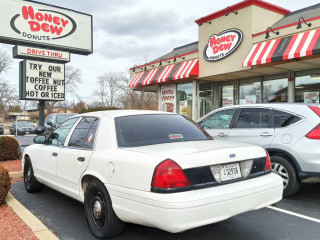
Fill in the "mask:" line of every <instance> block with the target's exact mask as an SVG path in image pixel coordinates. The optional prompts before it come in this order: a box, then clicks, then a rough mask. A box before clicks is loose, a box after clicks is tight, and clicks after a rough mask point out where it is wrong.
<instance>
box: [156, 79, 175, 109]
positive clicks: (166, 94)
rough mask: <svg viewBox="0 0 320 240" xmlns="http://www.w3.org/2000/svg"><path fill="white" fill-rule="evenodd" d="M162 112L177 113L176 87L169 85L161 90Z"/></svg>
mask: <svg viewBox="0 0 320 240" xmlns="http://www.w3.org/2000/svg"><path fill="white" fill-rule="evenodd" d="M160 103H161V110H162V111H165V112H175V108H176V85H175V84H168V85H163V86H161V88H160Z"/></svg>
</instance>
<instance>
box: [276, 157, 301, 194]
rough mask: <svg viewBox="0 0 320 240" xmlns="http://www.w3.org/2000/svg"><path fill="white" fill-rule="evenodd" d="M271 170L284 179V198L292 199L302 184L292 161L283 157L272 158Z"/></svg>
mask: <svg viewBox="0 0 320 240" xmlns="http://www.w3.org/2000/svg"><path fill="white" fill-rule="evenodd" d="M271 168H272V171H273V172H274V173H276V174H278V175H279V176H280V177H281V178H282V179H283V197H290V196H292V195H294V194H295V193H296V192H297V191H298V190H299V188H300V185H301V182H300V180H299V179H298V175H297V172H296V170H295V168H294V166H293V165H292V164H291V163H290V161H288V160H287V159H286V158H284V157H282V156H278V155H274V156H271Z"/></svg>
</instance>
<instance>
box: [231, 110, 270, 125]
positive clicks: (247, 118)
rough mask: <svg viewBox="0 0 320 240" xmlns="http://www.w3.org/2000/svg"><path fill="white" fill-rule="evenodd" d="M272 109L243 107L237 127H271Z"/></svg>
mask: <svg viewBox="0 0 320 240" xmlns="http://www.w3.org/2000/svg"><path fill="white" fill-rule="evenodd" d="M270 112H271V110H270V109H265V108H242V109H241V110H240V114H239V117H238V120H237V122H236V125H235V127H236V128H269V127H271V121H270V120H271V117H270Z"/></svg>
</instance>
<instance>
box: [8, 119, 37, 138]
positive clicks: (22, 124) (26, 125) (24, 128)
mask: <svg viewBox="0 0 320 240" xmlns="http://www.w3.org/2000/svg"><path fill="white" fill-rule="evenodd" d="M16 129H17V130H16ZM34 130H35V129H34V127H33V126H32V125H31V123H30V122H28V121H16V122H13V123H12V125H11V127H10V134H11V135H16V134H18V135H25V134H34Z"/></svg>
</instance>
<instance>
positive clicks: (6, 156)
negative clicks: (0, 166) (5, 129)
mask: <svg viewBox="0 0 320 240" xmlns="http://www.w3.org/2000/svg"><path fill="white" fill-rule="evenodd" d="M19 152H20V149H19V143H18V141H17V140H16V139H15V138H13V137H8V136H4V137H0V161H6V160H15V159H17V158H18V157H19Z"/></svg>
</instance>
